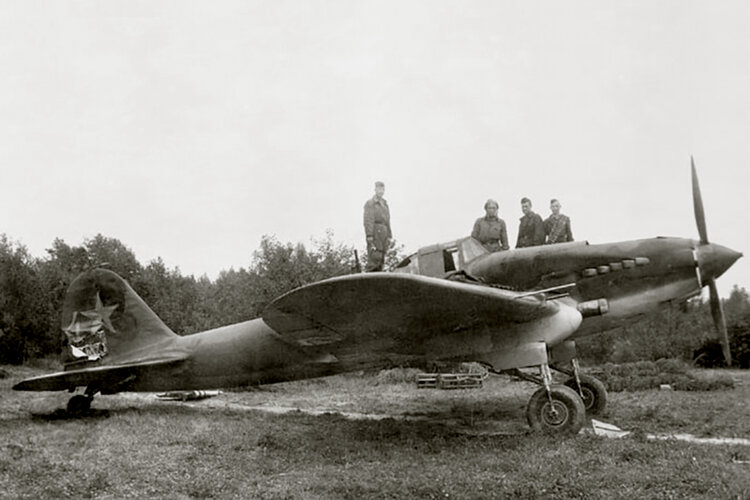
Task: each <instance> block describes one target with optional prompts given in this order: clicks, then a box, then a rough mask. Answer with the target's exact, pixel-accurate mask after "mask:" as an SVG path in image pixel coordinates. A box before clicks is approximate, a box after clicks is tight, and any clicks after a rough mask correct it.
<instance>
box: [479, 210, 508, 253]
mask: <svg viewBox="0 0 750 500" xmlns="http://www.w3.org/2000/svg"><path fill="white" fill-rule="evenodd" d="M471 237H472V238H474V239H475V240H478V241H479V242H480V243H481V244H482V245H484V248H486V249H487V250H489V251H490V252H497V251H499V250H507V249H508V248H510V247H509V246H508V231H507V230H506V228H505V221H504V220H503V219H501V218H499V217H492V218H488V217H487V216H485V217H480V218H478V219H477V220H476V222H474V229H473V230H472V231H471Z"/></svg>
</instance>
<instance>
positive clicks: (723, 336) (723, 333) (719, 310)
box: [708, 278, 732, 366]
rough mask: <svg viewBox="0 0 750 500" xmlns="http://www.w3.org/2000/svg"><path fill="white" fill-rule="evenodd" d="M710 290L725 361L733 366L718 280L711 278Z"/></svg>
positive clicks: (715, 322) (712, 311)
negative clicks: (717, 284)
mask: <svg viewBox="0 0 750 500" xmlns="http://www.w3.org/2000/svg"><path fill="white" fill-rule="evenodd" d="M708 290H709V292H711V316H713V317H714V326H715V327H716V332H717V333H718V334H719V340H720V341H721V351H722V352H723V353H724V361H726V363H727V366H732V352H731V351H730V350H729V334H728V333H727V319H726V317H725V316H724V307H722V305H721V299H720V298H719V292H718V291H717V290H716V280H715V279H713V278H711V280H709V282H708Z"/></svg>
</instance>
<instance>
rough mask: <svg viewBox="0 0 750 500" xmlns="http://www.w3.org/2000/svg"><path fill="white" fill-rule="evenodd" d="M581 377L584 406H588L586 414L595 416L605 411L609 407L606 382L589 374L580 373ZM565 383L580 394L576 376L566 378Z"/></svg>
mask: <svg viewBox="0 0 750 500" xmlns="http://www.w3.org/2000/svg"><path fill="white" fill-rule="evenodd" d="M579 379H580V380H581V392H582V393H583V397H582V398H581V399H583V406H584V408H586V414H587V415H589V416H592V415H594V416H595V415H601V414H602V413H604V409H605V408H606V407H607V388H606V387H604V383H603V382H602V381H601V380H599V379H598V378H594V377H590V376H588V375H580V376H579ZM565 385H566V386H568V387H570V388H571V389H573V390H574V391H575V393H576V394H578V387H577V384H576V378H575V377H571V378H569V379H568V380H566V381H565ZM579 396H580V394H579Z"/></svg>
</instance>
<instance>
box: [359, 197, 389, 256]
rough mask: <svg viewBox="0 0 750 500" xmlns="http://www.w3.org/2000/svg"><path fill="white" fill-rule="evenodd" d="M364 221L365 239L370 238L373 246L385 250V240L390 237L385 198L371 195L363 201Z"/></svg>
mask: <svg viewBox="0 0 750 500" xmlns="http://www.w3.org/2000/svg"><path fill="white" fill-rule="evenodd" d="M364 223H365V236H366V237H367V239H368V240H369V239H370V238H372V241H373V244H374V245H375V248H377V249H378V250H380V251H385V250H386V244H387V240H389V239H391V238H392V235H391V213H390V210H389V209H388V202H387V201H385V198H380V199H378V197H377V196H373V197H372V198H370V199H369V200H367V201H366V202H365V215H364Z"/></svg>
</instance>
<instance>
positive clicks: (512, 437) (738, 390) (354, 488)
mask: <svg viewBox="0 0 750 500" xmlns="http://www.w3.org/2000/svg"><path fill="white" fill-rule="evenodd" d="M4 368H5V370H7V371H8V372H9V373H10V376H9V377H7V378H4V379H0V432H1V433H2V434H1V436H2V437H0V497H3V498H123V497H131V498H132V497H141V498H143V497H161V498H210V497H220V498H712V499H713V498H750V446H736V445H735V446H730V445H720V446H716V445H713V446H712V445H700V444H690V443H684V442H678V441H651V440H648V439H647V438H646V435H647V434H649V433H667V432H679V433H692V434H696V435H699V436H723V437H745V438H750V373H747V372H744V373H743V372H739V371H735V372H724V373H729V374H730V375H731V376H732V377H733V378H734V379H735V381H736V384H735V387H734V388H733V389H725V390H717V391H710V392H681V391H655V390H649V391H638V392H622V393H611V394H610V404H609V408H608V410H607V413H606V414H605V415H604V417H603V418H602V420H605V421H607V422H610V423H613V424H615V425H618V426H619V427H621V428H624V429H628V430H632V431H634V432H633V434H632V435H631V436H629V437H627V438H623V439H608V438H602V437H597V436H594V435H591V434H580V435H578V436H575V437H550V436H540V435H531V434H528V433H527V427H526V424H525V420H524V409H525V405H526V402H527V400H528V398H529V396H530V395H531V392H532V391H533V390H534V389H535V387H534V386H533V385H530V384H527V383H518V382H513V383H510V382H509V380H508V379H507V378H503V377H491V378H490V379H489V380H488V381H487V382H486V383H485V387H483V388H481V389H474V390H463V391H439V390H418V389H416V387H415V386H414V385H413V384H410V383H406V382H402V381H399V379H398V377H390V376H382V375H381V376H374V375H371V376H367V375H360V374H352V375H347V376H337V377H331V378H328V379H320V380H310V381H302V382H296V383H288V384H279V385H274V386H266V387H263V388H260V389H256V390H250V391H237V392H226V393H224V394H222V395H220V396H218V397H216V398H211V399H207V400H203V401H197V402H188V403H180V402H163V401H159V400H157V399H156V398H154V397H153V395H148V394H123V395H116V396H104V397H97V398H96V400H95V401H94V406H93V408H94V410H95V411H94V412H93V416H90V417H86V418H82V419H66V418H58V417H59V413H56V412H55V410H56V409H57V408H60V407H62V406H64V404H65V402H66V401H67V398H68V397H69V395H67V394H55V393H16V392H13V391H11V390H10V387H11V385H12V384H13V383H15V382H16V381H18V380H20V379H21V378H23V377H26V376H30V375H35V374H38V373H40V371H39V370H32V369H29V368H18V367H4ZM258 407H272V408H273V407H276V408H287V407H288V408H301V409H315V410H324V411H329V412H331V413H324V414H318V415H313V414H308V413H304V412H290V413H284V414H273V413H269V412H265V411H261V410H259V409H257V408H258ZM346 412H354V413H358V414H362V413H366V414H372V415H376V416H377V418H345V417H343V416H342V415H341V414H342V413H346ZM388 415H390V416H392V417H393V418H389V417H388Z"/></svg>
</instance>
